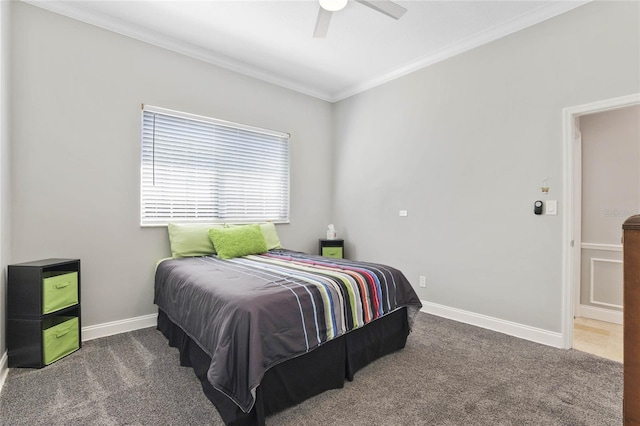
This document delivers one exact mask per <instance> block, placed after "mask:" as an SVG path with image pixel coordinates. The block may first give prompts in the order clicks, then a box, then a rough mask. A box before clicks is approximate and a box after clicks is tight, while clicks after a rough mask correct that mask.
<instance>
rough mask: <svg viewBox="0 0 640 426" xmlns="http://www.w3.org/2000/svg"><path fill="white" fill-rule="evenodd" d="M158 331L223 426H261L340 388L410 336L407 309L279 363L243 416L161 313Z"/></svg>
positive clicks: (206, 360)
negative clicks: (272, 416)
mask: <svg viewBox="0 0 640 426" xmlns="http://www.w3.org/2000/svg"><path fill="white" fill-rule="evenodd" d="M157 328H158V330H160V331H161V332H162V334H164V335H165V337H166V338H167V339H168V340H169V345H170V346H173V347H176V348H178V350H179V351H180V364H181V365H183V366H187V367H192V368H193V370H194V372H195V374H196V376H197V377H198V379H200V382H201V383H202V389H203V391H204V393H205V395H206V396H207V398H209V400H210V401H211V402H212V403H213V404H214V405H215V407H216V408H217V409H218V412H219V413H220V416H221V417H222V420H223V421H224V423H225V424H226V425H234V426H264V424H265V417H266V416H268V415H270V414H273V413H276V412H278V411H281V410H284V409H285V408H288V407H291V406H294V405H296V404H299V403H300V402H302V401H304V400H306V399H308V398H311V397H312V396H315V395H318V394H320V393H322V392H324V391H326V390H329V389H338V388H342V387H343V386H344V382H345V379H346V380H349V381H351V380H353V376H354V375H355V373H356V372H357V371H358V370H360V369H361V368H363V367H365V366H366V365H367V364H369V363H371V362H372V361H374V360H376V359H378V358H380V357H382V356H384V355H387V354H390V353H392V352H395V351H397V350H399V349H402V348H404V346H405V343H406V341H407V336H408V335H409V322H408V319H407V309H406V308H402V309H399V310H397V311H394V312H392V313H390V314H388V315H385V316H384V317H382V318H378V319H377V320H375V321H373V322H371V323H369V324H367V325H366V326H364V327H362V328H358V329H355V330H353V331H351V332H349V333H347V334H345V335H343V336H340V337H338V338H336V339H333V340H330V341H328V342H327V343H325V344H323V345H322V346H320V347H319V348H317V349H315V350H313V351H311V352H308V353H307V354H305V355H303V356H300V357H297V358H293V359H291V360H288V361H285V362H283V363H281V364H278V365H276V366H274V367H272V368H270V369H269V370H267V372H266V373H265V375H264V377H263V379H262V381H261V382H260V386H258V388H257V391H256V402H255V405H254V407H253V408H252V409H251V411H250V412H249V413H244V412H243V411H242V410H241V409H240V408H239V407H238V406H237V405H236V404H235V403H234V402H232V401H231V400H230V399H229V398H227V397H226V396H225V395H224V394H222V393H221V392H219V391H217V390H216V389H214V388H213V386H211V383H209V381H208V380H207V370H208V369H209V364H210V362H211V358H210V357H209V356H208V355H207V354H206V353H205V352H204V351H203V350H202V349H201V348H200V346H198V345H197V344H196V343H195V342H194V341H193V340H192V339H191V338H189V336H187V334H186V333H185V332H184V331H183V330H182V329H181V328H180V327H178V326H177V325H176V324H174V323H173V322H171V320H170V319H169V318H168V317H167V315H166V314H165V313H164V312H163V311H162V310H159V312H158V327H157Z"/></svg>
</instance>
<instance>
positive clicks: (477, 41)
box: [331, 0, 593, 102]
mask: <svg viewBox="0 0 640 426" xmlns="http://www.w3.org/2000/svg"><path fill="white" fill-rule="evenodd" d="M591 1H593V0H580V1H558V2H553V3H550V4H547V5H543V6H540V7H538V8H537V9H535V10H533V11H531V12H528V13H526V14H523V15H520V16H518V17H517V18H514V19H511V20H510V21H508V22H506V23H504V24H501V25H499V26H496V27H493V28H490V29H488V30H486V31H483V32H481V33H479V34H476V35H474V36H473V37H469V38H467V39H464V40H461V41H459V42H457V43H453V44H450V45H448V46H446V47H444V48H442V49H439V50H437V51H435V52H432V53H429V54H428V55H425V56H423V57H422V58H420V59H418V60H417V61H413V62H411V63H409V64H407V65H405V66H403V67H400V68H398V69H396V70H394V71H391V72H389V73H387V74H385V75H382V76H380V77H378V78H375V79H373V80H370V81H367V82H363V83H362V84H358V85H355V86H352V87H350V88H348V89H346V90H344V91H342V92H340V93H337V94H335V95H334V96H333V97H332V98H331V102H338V101H341V100H343V99H346V98H349V97H351V96H354V95H357V94H358V93H362V92H364V91H367V90H369V89H373V88H374V87H376V86H379V85H381V84H384V83H387V82H389V81H392V80H395V79H397V78H399V77H402V76H404V75H407V74H410V73H412V72H414V71H418V70H420V69H422V68H426V67H428V66H430V65H434V64H436V63H438V62H442V61H444V60H446V59H449V58H451V57H453V56H456V55H459V54H461V53H464V52H466V51H468V50H471V49H474V48H476V47H479V46H482V45H484V44H487V43H490V42H492V41H494V40H497V39H499V38H502V37H505V36H508V35H509V34H513V33H515V32H518V31H520V30H523V29H525V28H528V27H531V26H533V25H536V24H539V23H540V22H543V21H545V20H547V19H550V18H553V17H554V16H558V15H560V14H563V13H565V12H568V11H570V10H573V9H575V8H577V7H579V6H583V5H585V4H587V3H590V2H591Z"/></svg>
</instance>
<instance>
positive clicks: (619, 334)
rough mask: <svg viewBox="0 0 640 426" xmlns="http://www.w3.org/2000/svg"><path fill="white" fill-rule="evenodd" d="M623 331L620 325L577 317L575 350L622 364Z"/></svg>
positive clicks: (574, 329)
mask: <svg viewBox="0 0 640 426" xmlns="http://www.w3.org/2000/svg"><path fill="white" fill-rule="evenodd" d="M622 330H623V328H622V326H621V325H619V324H613V323H610V322H604V321H598V320H593V319H590V318H582V317H576V318H575V319H574V321H573V349H576V350H578V351H582V352H588V353H591V354H594V355H598V356H601V357H603V358H608V359H612V360H614V361H618V362H622V360H623V338H624V336H623V331H622Z"/></svg>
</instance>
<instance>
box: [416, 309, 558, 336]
mask: <svg viewBox="0 0 640 426" xmlns="http://www.w3.org/2000/svg"><path fill="white" fill-rule="evenodd" d="M421 302H422V309H421V311H422V312H426V313H428V314H432V315H437V316H439V317H443V318H448V319H451V320H454V321H459V322H463V323H466V324H470V325H475V326H476V327H481V328H486V329H488V330H493V331H497V332H499V333H503V334H508V335H510V336H514V337H518V338H520V339H525V340H530V341H532V342H536V343H542V344H543V345H547V346H553V347H556V348H562V347H563V344H564V338H563V336H562V333H556V332H553V331H549V330H544V329H541V328H536V327H530V326H528V325H524V324H519V323H516V322H512V321H505V320H502V319H499V318H494V317H490V316H486V315H482V314H476V313H474V312H469V311H464V310H462V309H457V308H451V307H449V306H444V305H439V304H437V303H431V302H427V301H425V300H422V301H421Z"/></svg>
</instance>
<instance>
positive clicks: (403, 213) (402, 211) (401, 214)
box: [400, 210, 409, 217]
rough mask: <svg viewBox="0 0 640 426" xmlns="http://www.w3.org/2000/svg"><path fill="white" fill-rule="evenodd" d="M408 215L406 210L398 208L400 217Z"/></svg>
mask: <svg viewBox="0 0 640 426" xmlns="http://www.w3.org/2000/svg"><path fill="white" fill-rule="evenodd" d="M408 215H409V213H408V212H407V211H406V210H400V216H401V217H407V216H408Z"/></svg>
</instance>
